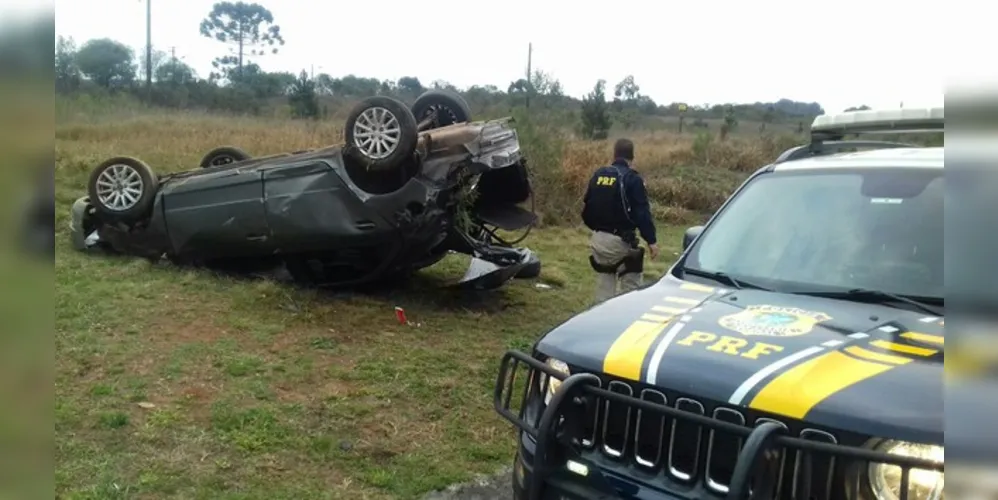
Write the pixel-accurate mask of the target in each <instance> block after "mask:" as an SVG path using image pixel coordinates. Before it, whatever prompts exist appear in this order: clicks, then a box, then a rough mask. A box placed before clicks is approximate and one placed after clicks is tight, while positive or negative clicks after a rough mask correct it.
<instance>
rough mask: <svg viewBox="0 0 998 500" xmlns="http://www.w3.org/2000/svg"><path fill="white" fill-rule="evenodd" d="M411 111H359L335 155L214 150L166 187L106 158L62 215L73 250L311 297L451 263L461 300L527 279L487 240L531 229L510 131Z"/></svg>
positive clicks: (134, 163)
mask: <svg viewBox="0 0 998 500" xmlns="http://www.w3.org/2000/svg"><path fill="white" fill-rule="evenodd" d="M420 99H422V100H423V101H422V103H421V101H420V100H419V99H417V102H416V103H415V104H414V105H413V106H412V109H411V110H410V109H409V108H408V107H406V106H405V105H404V104H402V103H400V102H398V101H395V100H394V99H391V98H387V97H384V96H375V97H372V98H369V99H366V100H364V101H363V102H361V103H360V104H358V105H357V106H356V107H355V109H354V111H353V113H351V117H350V118H349V119H348V120H347V126H346V129H345V131H346V133H345V135H346V144H345V145H342V146H341V145H335V146H328V147H323V148H317V149H313V150H306V151H297V152H293V153H281V154H275V155H269V156H263V157H257V158H253V157H251V156H250V155H249V154H248V153H246V152H244V151H243V150H241V149H239V148H235V147H231V146H223V147H220V148H216V149H215V150H213V151H211V152H209V153H208V154H207V155H205V157H204V159H203V160H202V162H201V165H200V168H198V169H194V170H190V171H184V172H179V173H173V174H166V175H157V174H155V173H153V171H152V169H151V168H150V167H149V166H148V165H146V164H145V163H143V162H142V161H141V160H138V159H136V158H132V157H116V158H111V159H109V160H107V161H105V162H104V163H102V164H101V165H99V166H97V167H96V168H95V169H94V171H93V172H92V175H91V179H90V183H89V185H88V196H84V197H81V198H79V199H78V200H77V201H76V203H75V204H74V206H73V209H72V232H73V242H74V245H75V247H76V248H77V249H79V250H83V251H91V250H99V251H108V252H113V253H122V254H129V255H137V256H142V257H146V258H149V259H153V260H158V259H161V258H166V259H169V260H170V261H172V262H174V263H177V264H182V265H196V266H208V267H221V268H232V267H239V268H260V267H267V266H272V265H275V264H282V265H284V266H285V267H286V269H287V271H288V272H289V273H290V274H291V275H292V277H293V278H294V279H295V280H296V281H298V282H301V283H305V284H309V285H316V286H333V287H343V286H355V285H361V284H365V283H375V282H379V281H382V280H385V279H391V278H393V277H397V276H400V275H406V274H408V273H411V272H413V271H415V270H418V269H421V268H425V267H428V266H432V265H433V264H436V263H437V262H439V261H440V260H441V259H443V258H444V257H445V256H446V255H447V254H448V253H451V252H457V253H463V254H467V255H470V256H472V262H471V265H470V266H469V270H468V272H467V273H466V274H465V277H464V279H462V280H461V281H460V283H459V284H458V285H459V286H461V287H465V288H471V289H491V288H496V287H498V286H501V285H502V284H503V283H505V282H507V281H508V280H509V279H512V278H514V277H534V276H536V275H537V274H538V273H539V271H540V261H539V260H538V259H537V257H536V255H534V254H533V253H532V252H531V251H530V250H528V249H526V248H517V247H515V246H514V245H515V244H516V243H518V242H519V240H522V238H519V239H518V240H517V241H513V242H507V241H505V240H504V239H503V238H501V237H500V236H499V234H498V232H499V231H500V230H501V231H505V232H516V231H526V232H529V230H530V228H531V227H532V226H533V224H534V222H535V221H536V216H535V215H534V214H533V211H532V210H527V209H525V208H523V207H522V205H523V204H524V203H525V202H527V201H528V200H531V199H532V191H531V186H530V175H529V171H528V170H527V161H526V159H525V158H523V156H522V154H521V151H520V145H519V140H518V137H517V134H516V130H515V129H514V128H513V126H512V123H513V122H512V119H509V118H506V119H499V120H490V121H484V122H471V121H470V112H468V111H467V105H466V104H465V103H463V101H462V100H460V97H459V96H456V95H450V94H447V93H442V92H440V91H430V92H428V93H427V95H426V96H423V97H421V98H420ZM427 102H429V103H430V104H427ZM431 105H432V106H431ZM444 111H446V113H444V114H443V115H441V113H443V112H444ZM417 116H419V117H420V121H419V122H417V121H416V117H417ZM441 116H443V118H441ZM444 118H446V119H444ZM379 120H380V121H379ZM377 134H381V135H380V136H379V135H377ZM372 137H374V139H371V138H372Z"/></svg>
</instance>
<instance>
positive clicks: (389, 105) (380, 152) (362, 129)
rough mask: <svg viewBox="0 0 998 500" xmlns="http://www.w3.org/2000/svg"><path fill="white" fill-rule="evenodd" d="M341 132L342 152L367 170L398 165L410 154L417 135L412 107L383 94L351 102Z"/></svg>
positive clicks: (390, 168)
mask: <svg viewBox="0 0 998 500" xmlns="http://www.w3.org/2000/svg"><path fill="white" fill-rule="evenodd" d="M344 135H345V136H346V137H345V138H346V147H345V151H344V153H345V154H347V155H348V156H350V157H351V158H352V159H354V160H357V161H358V162H360V163H361V164H362V165H363V166H365V167H366V168H367V169H368V170H378V171H386V170H394V169H396V168H398V167H400V166H401V165H402V164H403V163H405V161H406V160H407V159H408V158H410V157H411V156H412V153H413V152H414V151H415V150H416V141H417V139H419V131H417V130H416V118H415V117H414V116H413V115H412V111H410V110H409V108H408V107H406V105H405V104H404V103H402V102H400V101H398V100H396V99H392V98H391V97H385V96H373V97H368V98H367V99H364V100H363V101H361V102H360V104H358V105H357V106H354V108H353V110H351V111H350V115H349V116H348V117H347V122H346V128H345V130H344ZM392 141H394V142H392Z"/></svg>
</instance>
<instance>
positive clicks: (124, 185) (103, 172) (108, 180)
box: [87, 156, 159, 222]
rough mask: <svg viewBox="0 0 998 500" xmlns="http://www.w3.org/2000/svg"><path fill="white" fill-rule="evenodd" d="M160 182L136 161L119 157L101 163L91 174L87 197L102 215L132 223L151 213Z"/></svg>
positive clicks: (150, 171) (140, 162)
mask: <svg viewBox="0 0 998 500" xmlns="http://www.w3.org/2000/svg"><path fill="white" fill-rule="evenodd" d="M157 190H159V178H158V177H157V176H156V174H154V173H153V171H152V169H151V168H149V165H146V164H145V162H143V161H142V160H139V159H137V158H132V157H130V156H118V157H114V158H111V159H109V160H107V161H105V162H104V163H101V164H100V165H98V166H97V168H95V169H94V170H93V172H91V173H90V180H89V181H88V182H87V194H88V195H89V197H90V203H91V204H92V205H93V206H94V208H96V209H97V210H98V211H99V212H100V213H101V215H103V216H104V217H107V218H109V219H113V220H116V221H120V222H133V221H135V220H138V219H141V218H143V217H145V216H146V215H147V214H148V213H149V211H150V209H152V205H153V201H154V200H155V197H156V191H157Z"/></svg>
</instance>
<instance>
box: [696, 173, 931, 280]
mask: <svg viewBox="0 0 998 500" xmlns="http://www.w3.org/2000/svg"><path fill="white" fill-rule="evenodd" d="M943 199H944V191H943V175H942V169H924V168H918V169H916V168H911V169H909V168H887V169H877V170H864V171H862V172H861V171H857V170H825V169H822V170H814V171H799V172H792V171H787V172H777V173H768V174H763V175H760V176H759V177H757V178H756V179H755V180H753V181H752V182H750V183H749V184H748V185H746V187H745V189H744V190H743V191H742V192H741V193H739V194H738V195H737V196H736V197H735V198H733V199H732V200H731V203H730V204H729V205H728V206H727V207H726V208H725V209H724V211H723V213H721V214H720V215H719V216H718V217H717V219H716V220H715V221H714V222H713V223H712V224H711V226H710V227H709V228H708V229H706V230H705V232H704V233H703V235H702V236H701V237H700V239H699V240H698V241H697V243H696V244H695V245H694V247H693V248H692V249H691V253H690V254H689V257H688V258H687V260H686V262H685V263H684V264H683V265H684V267H687V268H695V269H700V270H703V271H708V272H722V273H726V274H728V275H730V276H732V277H734V278H735V279H736V280H737V279H738V278H742V279H744V280H746V281H747V282H750V283H754V284H757V285H760V286H765V287H766V288H770V289H773V290H776V291H784V292H795V291H796V292H800V291H805V290H807V291H815V290H827V291H830V292H838V291H846V290H849V289H855V288H865V289H876V290H881V291H885V292H890V293H894V294H898V295H906V296H911V297H921V298H933V299H941V298H942V297H943V296H944V295H943Z"/></svg>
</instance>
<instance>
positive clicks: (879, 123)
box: [811, 107, 944, 136]
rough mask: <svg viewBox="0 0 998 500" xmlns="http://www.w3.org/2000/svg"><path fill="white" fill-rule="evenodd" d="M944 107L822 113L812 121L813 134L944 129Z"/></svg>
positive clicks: (910, 131) (934, 130)
mask: <svg viewBox="0 0 998 500" xmlns="http://www.w3.org/2000/svg"><path fill="white" fill-rule="evenodd" d="M943 124H944V120H943V108H941V107H940V108H898V109H887V110H866V111H850V112H846V113H838V114H834V115H821V116H819V117H817V118H815V119H814V123H812V124H811V134H812V135H816V133H817V135H824V136H835V135H846V134H863V133H866V134H870V133H875V134H885V133H913V132H941V131H942V130H943Z"/></svg>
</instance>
